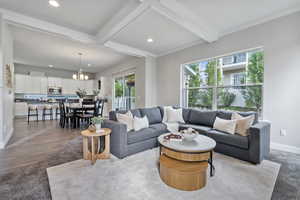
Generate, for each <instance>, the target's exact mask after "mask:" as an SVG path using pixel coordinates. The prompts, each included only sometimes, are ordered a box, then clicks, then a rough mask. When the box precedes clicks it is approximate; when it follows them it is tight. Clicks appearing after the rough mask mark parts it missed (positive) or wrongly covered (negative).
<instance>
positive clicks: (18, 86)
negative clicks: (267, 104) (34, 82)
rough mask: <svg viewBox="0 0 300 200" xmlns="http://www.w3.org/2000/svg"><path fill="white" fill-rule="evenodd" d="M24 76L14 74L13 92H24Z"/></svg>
mask: <svg viewBox="0 0 300 200" xmlns="http://www.w3.org/2000/svg"><path fill="white" fill-rule="evenodd" d="M26 76H27V75H23V74H15V92H16V93H25V82H26Z"/></svg>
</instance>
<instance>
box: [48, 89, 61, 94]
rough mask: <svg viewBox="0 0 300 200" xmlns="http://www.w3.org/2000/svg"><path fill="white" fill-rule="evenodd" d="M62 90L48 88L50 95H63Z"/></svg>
mask: <svg viewBox="0 0 300 200" xmlns="http://www.w3.org/2000/svg"><path fill="white" fill-rule="evenodd" d="M61 94H62V88H61V87H48V95H61Z"/></svg>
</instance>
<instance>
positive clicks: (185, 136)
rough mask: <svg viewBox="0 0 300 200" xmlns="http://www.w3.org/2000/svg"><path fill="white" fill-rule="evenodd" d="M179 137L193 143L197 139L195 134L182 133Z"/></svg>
mask: <svg viewBox="0 0 300 200" xmlns="http://www.w3.org/2000/svg"><path fill="white" fill-rule="evenodd" d="M181 135H182V137H183V139H184V140H186V141H188V142H190V141H193V140H194V139H195V138H196V137H197V133H182V134H181Z"/></svg>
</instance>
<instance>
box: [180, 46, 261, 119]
mask: <svg viewBox="0 0 300 200" xmlns="http://www.w3.org/2000/svg"><path fill="white" fill-rule="evenodd" d="M255 51H260V52H263V53H264V52H265V51H264V47H263V46H259V47H255V48H249V49H243V50H239V51H234V52H230V53H226V54H223V55H220V56H215V57H209V58H203V59H198V60H194V61H191V62H187V63H183V64H181V66H180V73H181V76H180V77H181V80H180V81H181V84H180V85H181V86H180V105H181V107H188V95H187V94H188V93H186V90H191V89H198V90H199V89H212V90H214V92H213V100H212V109H211V110H217V108H218V105H217V104H218V103H217V90H218V89H220V88H233V87H235V88H238V87H247V86H248V87H250V86H261V88H262V97H261V98H262V104H261V116H260V117H261V118H262V117H263V110H264V82H263V83H255V84H253V83H248V81H247V78H246V80H245V83H244V84H242V85H232V84H230V85H218V81H215V84H214V85H212V86H208V85H206V86H199V87H188V86H187V85H186V84H185V74H184V73H185V66H186V65H191V64H194V63H200V62H205V61H209V60H218V59H220V58H223V57H228V56H231V55H235V54H240V53H247V55H246V64H247V66H246V70H247V67H248V63H249V60H248V59H249V58H248V53H250V52H255ZM264 60H265V59H264ZM263 62H264V61H263ZM220 66H221V67H223V65H222V64H221V63H218V64H217V65H216V70H215V80H217V73H218V72H217V71H218V68H219V67H220ZM264 67H265V65H264ZM263 76H264V80H265V73H264V75H263Z"/></svg>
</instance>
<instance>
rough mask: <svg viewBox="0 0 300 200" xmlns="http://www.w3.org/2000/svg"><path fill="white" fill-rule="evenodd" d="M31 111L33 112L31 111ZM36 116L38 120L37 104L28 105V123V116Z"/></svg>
mask: <svg viewBox="0 0 300 200" xmlns="http://www.w3.org/2000/svg"><path fill="white" fill-rule="evenodd" d="M32 112H33V113H32ZM33 116H35V117H36V121H37V122H38V121H39V111H38V107H37V105H28V113H27V123H28V124H29V118H30V117H33Z"/></svg>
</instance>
